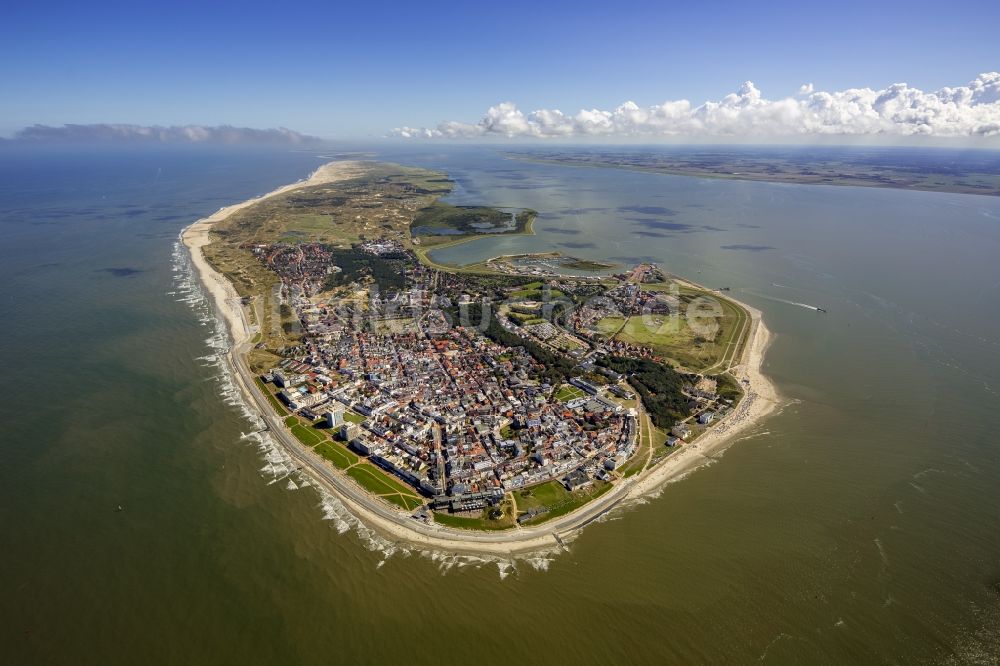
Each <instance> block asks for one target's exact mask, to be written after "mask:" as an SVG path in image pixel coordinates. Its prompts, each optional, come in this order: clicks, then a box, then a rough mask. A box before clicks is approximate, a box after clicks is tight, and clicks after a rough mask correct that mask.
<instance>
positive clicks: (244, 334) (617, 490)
mask: <svg viewBox="0 0 1000 666" xmlns="http://www.w3.org/2000/svg"><path fill="white" fill-rule="evenodd" d="M362 168H363V167H362V165H360V164H359V163H356V162H333V163H330V164H326V165H324V166H322V167H320V168H319V169H317V170H316V171H315V172H314V173H313V174H312V175H311V176H310V177H309V178H308V179H306V180H303V181H300V182H298V183H293V184H291V185H286V186H284V187H280V188H278V189H276V190H274V191H272V192H269V193H268V194H265V195H263V196H261V197H258V198H255V199H250V200H248V201H245V202H243V203H239V204H235V205H232V206H227V207H225V208H222V209H220V210H218V211H217V212H216V213H214V214H213V215H211V216H209V217H206V218H204V219H201V220H198V221H197V222H195V223H194V224H192V225H191V226H189V227H187V228H186V229H185V230H184V231H183V232H182V233H181V240H182V242H183V243H184V245H185V246H186V247H187V248H188V250H189V251H190V253H191V258H192V262H193V265H194V267H195V270H196V271H197V273H198V276H199V278H200V280H201V282H202V284H203V285H204V286H205V289H206V290H207V291H208V293H209V294H211V296H212V300H213V302H214V303H215V306H216V307H217V309H218V311H219V313H220V314H221V316H222V318H223V320H224V321H225V322H226V326H227V328H228V330H229V332H230V335H231V337H232V341H233V346H232V348H231V349H230V351H229V353H228V354H227V355H226V358H227V360H228V362H229V363H230V365H231V369H232V370H233V377H234V379H235V381H236V382H237V385H238V386H239V387H240V390H241V391H242V393H243V394H244V396H245V398H246V401H247V404H248V405H252V406H255V407H256V410H257V411H258V412H259V414H260V416H261V418H262V419H263V420H264V421H265V422H266V423H268V424H269V427H270V432H271V434H272V435H274V437H275V439H277V440H278V441H279V442H280V443H281V444H282V446H283V447H284V448H285V450H286V451H287V453H288V454H289V455H290V456H291V457H292V458H293V459H295V460H296V461H297V462H299V463H300V464H301V465H302V466H303V467H305V468H308V469H309V471H310V476H311V477H313V478H315V479H316V480H317V481H319V482H321V483H322V484H323V486H324V487H325V488H326V489H327V490H328V491H329V492H330V493H332V494H333V495H334V496H335V497H336V498H338V499H339V500H340V501H341V502H342V503H343V504H344V505H345V506H346V507H347V508H348V510H349V511H350V512H351V513H352V514H353V515H354V516H355V517H356V518H358V519H359V520H360V521H361V522H362V523H364V524H365V525H366V526H367V527H369V528H371V529H374V530H376V531H378V532H379V533H381V534H383V535H384V536H386V537H387V538H389V539H391V540H394V541H398V542H403V543H408V544H412V545H415V546H417V547H418V548H426V549H433V550H440V551H446V552H462V553H477V554H490V555H502V556H511V555H517V554H526V553H530V552H534V551H540V550H551V549H553V548H561V547H563V546H564V545H565V541H566V540H569V539H570V538H572V536H573V535H574V534H575V533H576V532H578V531H579V530H581V529H583V528H584V527H586V525H588V524H590V523H591V522H593V521H594V520H596V519H598V518H600V517H601V516H603V515H604V514H606V513H607V512H608V511H610V510H614V509H615V508H616V507H619V506H621V505H623V504H625V503H627V500H630V499H636V498H640V497H643V496H646V495H650V494H652V493H654V492H655V491H657V490H658V489H659V488H660V487H661V486H662V485H663V484H664V483H667V482H668V481H671V480H673V479H677V478H679V477H681V476H683V475H685V474H688V473H690V472H691V471H693V470H695V469H697V468H698V467H701V466H702V465H704V464H706V463H707V462H709V461H710V460H711V459H712V458H711V457H712V456H713V454H716V453H719V452H720V451H722V450H723V449H725V448H726V447H727V446H729V445H730V444H731V443H732V442H733V441H734V440H735V438H736V436H737V435H738V434H740V433H742V432H744V431H746V430H747V429H749V428H751V427H753V426H754V425H756V424H758V423H759V422H760V420H761V419H763V418H764V417H766V416H767V415H768V414H770V413H771V412H772V411H773V410H774V409H775V408H776V407H777V406H778V404H779V399H778V395H777V392H776V390H775V387H774V385H773V384H772V383H771V382H770V381H769V380H768V378H767V377H766V376H765V375H764V374H763V373H762V372H761V366H762V363H763V359H764V354H765V352H766V350H767V347H768V345H769V344H770V340H771V336H770V333H769V331H768V330H767V328H766V327H765V326H764V323H763V321H762V319H761V313H760V312H759V311H758V310H756V309H754V308H751V307H749V306H747V305H746V304H744V303H739V301H735V299H731V298H730V299H729V300H733V301H734V302H736V303H738V304H739V305H741V306H742V307H744V308H746V310H747V311H748V312H750V315H751V324H750V325H751V330H750V332H749V338H748V342H747V346H746V348H745V349H744V351H743V356H742V358H741V359H740V362H739V364H738V365H737V366H736V367H735V368H734V369H733V373H734V375H736V377H737V379H738V380H740V382H741V385H742V388H743V390H744V392H745V396H744V399H743V400H742V401H741V402H740V404H739V405H738V406H737V408H736V409H734V410H733V412H732V413H730V414H729V415H728V416H727V417H725V418H724V419H721V420H720V421H719V422H717V423H716V424H715V425H714V426H713V427H712V428H711V429H710V430H708V431H707V432H706V433H704V434H703V435H701V436H700V437H699V438H698V439H697V440H696V441H694V442H693V443H691V444H688V445H685V446H684V447H682V448H681V449H680V450H678V451H676V452H675V453H673V454H672V455H670V456H669V457H667V458H666V459H665V460H663V461H662V462H660V463H659V464H658V465H657V466H656V467H654V468H652V469H649V470H646V471H645V472H643V473H642V474H640V475H637V476H635V477H632V478H631V479H628V480H626V481H623V482H620V483H618V484H617V485H616V486H615V487H614V488H613V489H612V490H611V491H610V492H608V493H606V494H605V495H604V496H602V497H601V498H600V499H598V500H595V501H593V502H590V503H588V504H586V505H584V506H583V507H581V508H580V509H578V510H576V511H574V512H573V513H570V514H568V515H566V516H561V517H559V518H556V519H553V520H551V521H549V522H548V523H545V524H543V525H540V526H537V527H520V526H519V527H516V528H514V529H512V530H507V531H503V532H480V531H468V530H456V529H451V528H446V527H442V526H440V525H436V524H430V525H427V524H424V523H422V522H418V521H416V520H414V519H412V518H411V517H410V516H409V514H406V513H403V512H401V511H399V510H396V509H394V508H393V507H390V506H389V505H388V504H387V503H385V502H383V501H381V500H379V499H377V498H375V497H372V496H370V495H368V494H367V493H366V491H364V490H363V489H361V488H360V487H358V486H357V485H356V484H354V483H353V482H352V481H351V480H350V479H349V477H347V476H346V475H345V474H342V473H340V472H339V470H336V469H334V468H333V467H332V466H331V465H329V464H328V463H326V461H325V460H323V459H322V458H321V457H320V456H319V455H318V454H316V453H315V452H314V451H312V450H311V449H305V448H304V447H303V446H301V445H300V444H298V442H297V441H296V440H294V439H293V438H292V437H291V436H290V434H289V433H288V432H287V431H286V430H285V428H284V427H283V424H282V423H281V421H280V419H279V418H277V416H276V415H275V414H274V412H273V410H271V409H270V407H269V405H268V404H267V403H266V401H265V400H264V396H262V395H261V394H260V392H259V391H258V390H257V389H256V388H255V387H254V386H253V378H252V376H251V375H250V374H249V371H248V369H247V367H246V364H245V363H244V362H243V355H244V354H245V353H246V351H248V349H249V347H250V345H249V341H250V338H251V336H252V335H253V333H254V330H253V327H251V326H250V325H249V324H248V323H247V319H246V317H245V316H244V309H243V306H242V305H241V302H240V297H239V295H238V294H237V293H236V290H235V289H234V288H233V286H232V285H231V284H230V283H229V282H228V281H227V280H226V279H225V278H224V277H223V276H222V275H221V274H219V273H218V272H216V271H215V270H214V269H213V268H212V266H211V265H210V264H209V263H208V262H207V261H206V260H205V257H204V255H203V253H202V248H203V247H204V246H205V245H207V244H208V243H209V242H210V238H209V232H210V230H211V228H212V226H213V225H214V224H216V223H217V222H220V221H222V220H225V219H226V218H227V217H229V216H230V215H232V214H233V213H235V212H237V211H239V210H242V209H244V208H246V207H248V206H251V205H253V204H255V203H257V202H259V201H262V200H264V199H267V198H269V197H273V196H276V195H279V194H283V193H286V192H290V191H292V190H295V189H298V188H301V187H307V186H310V185H318V184H322V183H327V182H333V181H336V180H339V179H343V178H348V177H351V176H352V175H356V174H358V173H359V172H360V170H361V169H362Z"/></svg>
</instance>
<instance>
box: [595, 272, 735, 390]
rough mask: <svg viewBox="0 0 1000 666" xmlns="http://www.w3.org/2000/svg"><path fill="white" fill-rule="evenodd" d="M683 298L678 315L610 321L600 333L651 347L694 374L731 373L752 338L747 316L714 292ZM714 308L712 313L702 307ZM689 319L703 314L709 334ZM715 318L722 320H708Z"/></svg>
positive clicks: (689, 292)
mask: <svg viewBox="0 0 1000 666" xmlns="http://www.w3.org/2000/svg"><path fill="white" fill-rule="evenodd" d="M645 286H646V285H644V287H645ZM679 293H680V298H681V301H682V303H683V304H684V308H683V309H682V310H681V312H680V314H678V315H675V316H671V315H659V314H657V315H653V314H646V315H636V316H632V317H629V318H628V320H624V319H622V318H621V317H605V318H604V319H601V320H600V321H599V322H597V324H596V326H595V328H596V330H597V331H598V332H600V333H602V334H604V335H607V336H611V335H614V337H615V338H616V339H618V340H622V341H623V342H628V343H630V344H634V345H639V346H643V347H649V348H650V349H652V350H653V352H654V353H656V354H659V355H660V356H663V357H665V358H666V359H668V360H669V361H671V362H673V363H674V364H677V365H680V366H682V367H684V368H688V369H690V370H693V371H697V372H716V371H721V370H725V369H727V368H728V367H729V366H730V365H731V364H732V363H733V362H734V359H735V358H737V357H738V355H739V352H740V351H741V349H742V345H743V343H744V341H745V339H746V335H747V333H748V332H749V326H748V325H747V324H748V321H749V319H748V317H747V313H746V312H745V311H744V310H743V308H741V307H739V306H738V305H736V304H735V303H733V302H732V301H730V300H728V299H726V298H722V297H720V296H719V295H717V294H714V293H712V292H706V291H700V290H696V289H691V288H688V287H681V288H680V290H679ZM708 303H711V308H712V310H709V309H707V307H705V308H704V309H703V308H702V307H700V306H699V304H701V305H702V306H705V305H706V304H708ZM688 313H697V315H698V317H699V319H698V320H697V325H698V327H699V328H701V329H703V330H694V329H692V327H691V319H690V318H689V315H688ZM710 313H717V316H704V315H707V314H710Z"/></svg>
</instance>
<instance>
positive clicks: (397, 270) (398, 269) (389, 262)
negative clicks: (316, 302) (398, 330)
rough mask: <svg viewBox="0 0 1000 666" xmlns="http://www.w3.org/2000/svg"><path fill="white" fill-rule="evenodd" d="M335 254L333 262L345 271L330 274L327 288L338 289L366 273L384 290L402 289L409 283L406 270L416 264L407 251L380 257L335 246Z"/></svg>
mask: <svg viewBox="0 0 1000 666" xmlns="http://www.w3.org/2000/svg"><path fill="white" fill-rule="evenodd" d="M331 254H332V257H331V262H332V263H333V264H334V265H335V266H339V267H340V269H341V270H340V272H339V273H331V274H330V275H329V276H327V278H326V283H325V285H324V286H325V287H326V288H327V289H336V288H337V287H341V286H343V285H346V284H351V283H352V282H356V281H358V280H360V279H361V278H363V277H366V276H367V277H370V278H371V279H372V282H373V283H374V284H375V285H377V286H378V288H379V290H380V291H386V290H389V289H402V288H403V287H404V286H405V285H406V269H407V268H409V267H411V266H413V260H412V259H411V255H409V254H407V253H404V252H399V253H396V254H382V255H378V256H376V255H372V254H367V253H365V252H361V251H358V250H355V249H347V250H340V249H332V250H331Z"/></svg>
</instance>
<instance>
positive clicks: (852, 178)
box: [503, 153, 1000, 197]
mask: <svg viewBox="0 0 1000 666" xmlns="http://www.w3.org/2000/svg"><path fill="white" fill-rule="evenodd" d="M503 157H504V159H508V160H513V161H518V162H528V163H533V164H551V165H556V166H565V167H578V168H591V169H624V170H627V171H639V172H642V173H653V174H660V175H663V176H683V177H687V178H705V179H710V180H740V181H749V182H754V183H780V184H785V185H816V186H832V187H866V188H872V189H882V190H901V191H905V192H929V193H937V194H969V195H976V196H984V197H995V196H1000V177H997V182H996V184H995V185H994V186H993V188H992V189H989V190H986V191H982V190H984V189H985V188H980V187H975V186H973V185H967V184H963V183H954V184H939V183H937V182H931V183H916V184H915V183H907V182H889V181H876V180H872V179H870V178H866V177H864V176H862V175H859V174H845V173H836V174H830V175H829V176H822V174H817V173H815V172H812V171H802V172H798V173H791V172H790V173H786V174H781V173H771V172H760V171H755V170H754V169H755V167H747V166H741V167H737V166H733V167H731V168H734V169H735V168H739V169H740V171H727V170H725V169H722V168H719V169H718V170H712V169H706V168H698V167H696V166H691V167H684V166H678V165H672V166H667V165H662V166H656V165H643V164H629V163H627V162H614V161H612V160H608V161H604V162H602V161H583V160H574V159H571V158H568V157H566V158H560V157H551V156H550V157H546V156H534V155H530V154H521V153H504V154H503ZM934 175H937V176H941V177H945V176H944V175H942V174H934ZM990 175H992V174H990ZM898 177H900V178H902V177H904V176H903V175H900V176H898Z"/></svg>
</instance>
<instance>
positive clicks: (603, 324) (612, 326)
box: [594, 317, 625, 337]
mask: <svg viewBox="0 0 1000 666" xmlns="http://www.w3.org/2000/svg"><path fill="white" fill-rule="evenodd" d="M624 323H625V319H623V318H622V317H605V318H604V319H601V320H600V321H598V322H597V323H596V324H594V330H595V331H597V332H598V333H600V334H601V335H605V336H608V337H611V336H612V335H614V334H615V333H617V332H618V330H619V329H620V328H621V327H622V324H624Z"/></svg>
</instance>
